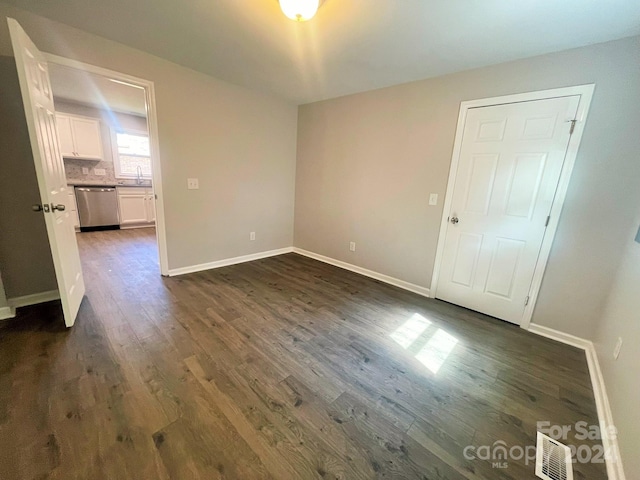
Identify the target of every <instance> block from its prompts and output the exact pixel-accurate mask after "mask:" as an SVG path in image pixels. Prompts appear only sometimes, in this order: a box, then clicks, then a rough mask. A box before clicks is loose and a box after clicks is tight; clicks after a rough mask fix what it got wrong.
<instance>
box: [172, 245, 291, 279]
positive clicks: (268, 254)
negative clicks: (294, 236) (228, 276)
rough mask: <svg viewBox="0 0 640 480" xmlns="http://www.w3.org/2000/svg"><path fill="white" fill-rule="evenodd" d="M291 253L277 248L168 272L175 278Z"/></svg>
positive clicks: (288, 250)
mask: <svg viewBox="0 0 640 480" xmlns="http://www.w3.org/2000/svg"><path fill="white" fill-rule="evenodd" d="M291 252H293V247H286V248H279V249H277V250H268V251H266V252H258V253H252V254H250V255H243V256H241V257H233V258H225V259H224V260H217V261H215V262H209V263H201V264H200V265H191V266H189V267H180V268H172V269H170V270H169V276H170V277H175V276H178V275H185V274H187V273H195V272H202V271H204V270H211V269H214V268H220V267H228V266H229V265H236V264H238V263H245V262H252V261H254V260H260V259H261V258H267V257H275V256H276V255H283V254H285V253H291Z"/></svg>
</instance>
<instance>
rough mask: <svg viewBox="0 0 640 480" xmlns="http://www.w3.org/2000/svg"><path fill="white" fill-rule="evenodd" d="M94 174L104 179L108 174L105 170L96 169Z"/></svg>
mask: <svg viewBox="0 0 640 480" xmlns="http://www.w3.org/2000/svg"><path fill="white" fill-rule="evenodd" d="M93 174H94V175H95V176H97V177H104V176H105V175H106V174H107V171H106V170H105V169H104V168H94V169H93Z"/></svg>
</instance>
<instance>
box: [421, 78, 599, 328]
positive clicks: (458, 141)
mask: <svg viewBox="0 0 640 480" xmlns="http://www.w3.org/2000/svg"><path fill="white" fill-rule="evenodd" d="M594 89H595V84H588V85H578V86H574V87H565V88H556V89H551V90H541V91H536V92H528V93H519V94H515V95H506V96H502V97H492V98H483V99H480V100H470V101H464V102H462V103H461V104H460V112H459V114H458V124H457V127H456V137H455V141H454V145H453V154H452V157H451V167H450V169H449V180H448V182H447V190H446V193H445V200H444V206H443V209H442V219H441V220H440V233H439V235H438V247H437V249H436V259H435V263H434V268H433V276H432V279H431V288H430V296H431V297H432V298H436V296H437V292H438V278H439V275H440V266H441V264H442V256H443V253H444V242H445V238H446V232H447V226H448V223H449V222H448V219H449V215H450V211H451V203H452V200H453V190H454V187H455V183H456V176H457V172H458V164H459V160H460V151H461V147H462V136H463V132H464V126H465V123H466V120H467V113H468V112H469V110H470V109H472V108H479V107H490V106H494V105H503V104H507V103H520V102H529V101H534V100H545V99H550V98H558V97H568V96H573V95H579V96H580V102H579V104H578V112H577V114H576V120H577V122H576V124H575V128H574V131H573V134H572V135H571V138H570V140H569V145H568V147H567V152H566V156H565V160H564V165H563V167H562V173H561V174H560V180H559V182H558V188H557V190H556V195H555V198H554V200H553V205H552V207H551V214H550V216H551V218H550V220H549V226H548V227H547V230H546V232H545V235H544V239H543V240H542V246H541V248H540V253H539V256H538V262H537V263H536V267H535V270H534V273H533V279H532V282H531V288H530V290H529V302H528V304H527V305H526V306H525V308H524V312H523V315H522V321H521V323H520V327H521V328H524V329H526V330H528V329H529V325H530V323H531V317H532V316H533V310H534V308H535V305H536V301H537V299H538V294H539V292H540V285H541V284H542V278H543V277H544V272H545V269H546V266H547V261H548V260H549V254H550V253H551V247H552V245H553V239H554V237H555V234H556V231H557V229H558V223H559V220H560V213H561V212H562V207H563V205H564V199H565V197H566V194H567V189H568V188H569V181H570V180H571V173H572V172H573V166H574V164H575V160H576V157H577V154H578V148H579V147H580V141H581V140H582V134H583V132H584V126H585V123H586V120H587V113H588V112H589V106H590V105H591V99H592V98H593V91H594Z"/></svg>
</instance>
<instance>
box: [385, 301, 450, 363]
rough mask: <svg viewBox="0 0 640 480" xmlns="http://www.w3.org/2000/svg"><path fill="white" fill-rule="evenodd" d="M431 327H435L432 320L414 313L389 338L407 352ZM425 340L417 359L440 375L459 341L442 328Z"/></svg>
mask: <svg viewBox="0 0 640 480" xmlns="http://www.w3.org/2000/svg"><path fill="white" fill-rule="evenodd" d="M431 325H433V322H431V320H428V319H426V318H425V317H423V316H422V315H420V314H419V313H414V314H413V315H412V316H411V317H410V318H409V319H408V320H407V321H406V322H404V323H403V324H402V325H400V326H399V327H398V328H396V329H395V330H394V331H393V332H392V333H391V334H390V335H389V336H390V337H391V338H392V339H393V341H394V342H396V343H397V344H398V345H400V346H401V347H402V348H404V349H405V350H407V349H408V348H409V347H411V346H412V345H413V344H414V343H416V341H417V340H418V339H419V338H420V337H421V336H423V334H424V333H425V331H427V329H428V328H429V327H430V326H431ZM427 338H428V340H427ZM424 340H426V344H425V345H424V346H423V347H422V348H421V349H420V350H419V351H418V353H416V354H415V358H416V360H418V361H419V362H420V363H422V364H423V365H424V366H425V367H427V368H428V369H429V370H430V371H431V372H432V373H438V371H439V370H440V368H441V367H442V365H444V363H445V362H446V360H447V358H448V357H449V355H451V352H452V351H453V349H454V348H455V347H456V345H457V344H458V339H457V338H456V337H454V336H453V335H451V334H449V333H447V332H445V331H444V330H442V329H441V328H438V329H437V330H435V332H434V333H433V334H431V335H430V336H428V337H426V338H424V339H423V341H424ZM418 347H419V344H418V345H416V348H418Z"/></svg>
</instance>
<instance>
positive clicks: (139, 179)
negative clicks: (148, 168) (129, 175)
mask: <svg viewBox="0 0 640 480" xmlns="http://www.w3.org/2000/svg"><path fill="white" fill-rule="evenodd" d="M136 172H137V175H136V183H137V184H138V185H141V184H142V167H141V166H140V165H138V166H137V167H136Z"/></svg>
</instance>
